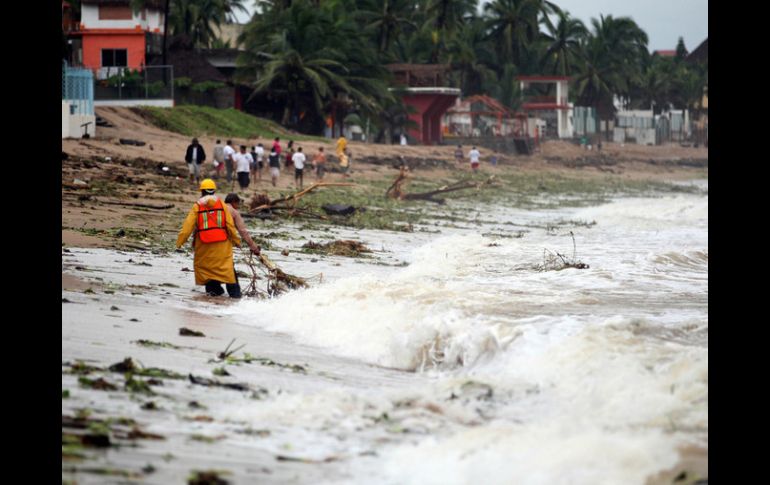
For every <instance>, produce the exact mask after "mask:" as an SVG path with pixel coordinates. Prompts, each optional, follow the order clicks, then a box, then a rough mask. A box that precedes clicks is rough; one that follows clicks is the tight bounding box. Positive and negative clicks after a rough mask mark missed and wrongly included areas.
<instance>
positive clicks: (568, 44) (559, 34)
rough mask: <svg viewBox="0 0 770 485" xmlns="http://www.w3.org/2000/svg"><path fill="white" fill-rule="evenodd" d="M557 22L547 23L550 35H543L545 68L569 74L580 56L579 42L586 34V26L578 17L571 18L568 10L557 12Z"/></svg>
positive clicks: (560, 73) (561, 74)
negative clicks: (545, 45) (545, 43)
mask: <svg viewBox="0 0 770 485" xmlns="http://www.w3.org/2000/svg"><path fill="white" fill-rule="evenodd" d="M557 16H558V23H557V24H556V25H553V24H552V23H550V22H549V23H548V24H547V27H548V31H549V34H550V35H546V36H545V40H546V41H547V42H548V48H547V50H546V52H545V57H544V61H545V67H546V69H547V70H548V71H549V72H551V73H553V74H557V75H560V76H569V75H570V74H571V73H572V71H573V70H574V68H575V65H576V64H577V63H578V59H579V58H580V56H581V54H582V52H581V45H580V42H581V41H582V40H583V39H584V38H585V36H586V35H587V34H588V30H587V29H586V26H585V25H584V24H583V22H581V21H580V20H579V19H575V18H571V17H570V16H569V12H566V11H562V12H559V13H557Z"/></svg>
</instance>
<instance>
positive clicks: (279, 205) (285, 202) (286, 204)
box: [247, 182, 355, 219]
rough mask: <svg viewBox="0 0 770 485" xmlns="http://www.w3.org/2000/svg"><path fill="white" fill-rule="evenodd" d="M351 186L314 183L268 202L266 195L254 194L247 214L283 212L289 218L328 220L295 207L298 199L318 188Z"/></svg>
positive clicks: (346, 184)
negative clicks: (300, 217)
mask: <svg viewBox="0 0 770 485" xmlns="http://www.w3.org/2000/svg"><path fill="white" fill-rule="evenodd" d="M353 185H355V184H350V183H334V182H316V183H314V184H313V185H310V186H309V187H307V188H305V189H302V190H300V191H298V192H295V193H293V194H291V195H287V196H285V197H281V198H279V199H275V200H270V198H269V197H268V196H267V195H266V194H254V197H252V199H251V202H250V203H249V210H248V212H247V213H248V214H255V213H258V212H261V211H275V210H283V211H286V213H287V215H289V216H290V217H294V216H298V215H305V216H310V217H316V218H319V219H328V218H327V217H326V216H324V215H322V214H317V213H315V212H312V211H310V210H308V209H307V208H304V207H297V202H298V201H299V199H300V198H302V197H304V196H305V195H307V194H309V193H310V192H312V191H314V190H316V189H318V188H320V187H351V186H353Z"/></svg>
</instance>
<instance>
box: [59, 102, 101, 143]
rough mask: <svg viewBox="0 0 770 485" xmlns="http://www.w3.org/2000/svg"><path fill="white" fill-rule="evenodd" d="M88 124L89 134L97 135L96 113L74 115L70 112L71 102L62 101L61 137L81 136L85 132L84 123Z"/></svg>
mask: <svg viewBox="0 0 770 485" xmlns="http://www.w3.org/2000/svg"><path fill="white" fill-rule="evenodd" d="M89 122H90V123H91V124H90V125H88V134H89V135H90V136H94V135H96V116H95V115H72V114H70V103H69V102H67V101H62V102H61V137H62V138H81V137H82V136H83V133H85V128H83V127H82V126H80V125H82V124H84V123H89Z"/></svg>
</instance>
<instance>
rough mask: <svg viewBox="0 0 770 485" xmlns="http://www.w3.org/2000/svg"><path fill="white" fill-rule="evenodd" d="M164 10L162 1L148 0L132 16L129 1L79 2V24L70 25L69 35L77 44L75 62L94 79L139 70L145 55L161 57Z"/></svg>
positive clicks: (144, 62) (98, 0)
mask: <svg viewBox="0 0 770 485" xmlns="http://www.w3.org/2000/svg"><path fill="white" fill-rule="evenodd" d="M163 6H164V5H163V1H162V0H147V1H146V2H145V7H144V8H142V9H141V10H140V11H138V12H134V11H133V9H132V8H131V4H130V1H129V0H82V2H81V7H80V8H81V11H80V21H79V22H78V23H77V25H72V22H71V21H70V30H69V33H68V35H69V37H70V38H71V39H72V40H77V41H78V42H77V48H76V49H75V50H76V53H74V54H73V57H74V59H76V60H78V61H79V63H80V64H81V65H82V67H85V68H87V69H91V70H92V71H93V72H94V75H95V77H96V79H107V78H109V77H110V76H115V75H116V74H118V73H119V72H123V71H125V70H127V69H133V70H141V69H142V67H143V66H144V65H145V64H146V59H147V55H148V54H161V48H162V37H163ZM73 44H74V43H73Z"/></svg>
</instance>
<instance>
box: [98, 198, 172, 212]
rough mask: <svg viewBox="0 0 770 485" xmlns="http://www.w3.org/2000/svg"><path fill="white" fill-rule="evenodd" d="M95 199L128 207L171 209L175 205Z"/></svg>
mask: <svg viewBox="0 0 770 485" xmlns="http://www.w3.org/2000/svg"><path fill="white" fill-rule="evenodd" d="M94 200H95V201H96V202H98V203H100V204H109V205H122V206H126V207H144V208H146V209H158V210H163V209H171V208H173V207H174V204H163V205H154V204H142V203H140V202H120V201H112V200H102V199H94Z"/></svg>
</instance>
